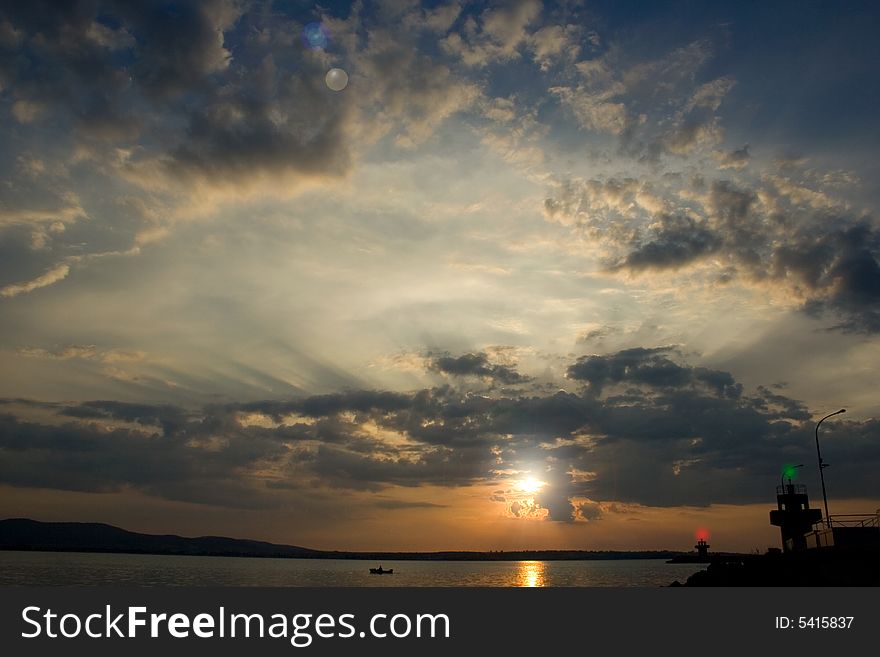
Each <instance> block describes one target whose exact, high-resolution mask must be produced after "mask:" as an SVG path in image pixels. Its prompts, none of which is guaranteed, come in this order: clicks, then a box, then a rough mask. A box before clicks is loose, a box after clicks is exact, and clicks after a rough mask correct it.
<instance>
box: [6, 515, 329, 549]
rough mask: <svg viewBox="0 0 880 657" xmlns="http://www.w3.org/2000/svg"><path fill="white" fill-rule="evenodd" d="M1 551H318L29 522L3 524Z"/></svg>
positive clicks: (77, 524) (81, 524)
mask: <svg viewBox="0 0 880 657" xmlns="http://www.w3.org/2000/svg"><path fill="white" fill-rule="evenodd" d="M0 549H2V550H41V551H50V552H127V553H134V554H190V555H203V556H209V555H212V556H224V557H245V556H247V557H288V558H289V557H301V558H302V557H314V556H316V555H320V554H321V552H320V551H318V550H309V549H308V548H302V547H296V546H294V545H275V544H274V543H266V542H263V541H249V540H242V539H237V538H225V537H223V536H200V537H199V538H184V537H183V536H175V535H172V534H169V535H164V536H160V535H154V534H139V533H136V532H130V531H126V530H124V529H120V528H119V527H114V526H112V525H105V524H102V523H90V522H39V521H36V520H28V519H26V518H14V519H11V520H0Z"/></svg>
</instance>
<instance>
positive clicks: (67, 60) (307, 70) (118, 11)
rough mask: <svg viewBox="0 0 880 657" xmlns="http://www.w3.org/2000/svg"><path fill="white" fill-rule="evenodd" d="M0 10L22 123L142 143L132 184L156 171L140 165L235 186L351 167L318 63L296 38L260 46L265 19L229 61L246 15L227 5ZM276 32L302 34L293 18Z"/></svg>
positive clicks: (15, 111)
mask: <svg viewBox="0 0 880 657" xmlns="http://www.w3.org/2000/svg"><path fill="white" fill-rule="evenodd" d="M4 7H5V8H4V9H3V10H0V24H3V25H6V26H8V30H7V31H10V30H11V31H12V33H14V34H15V35H17V36H16V38H15V39H14V40H13V39H5V40H3V41H2V43H0V48H5V49H6V54H7V57H5V58H4V60H3V61H4V64H3V67H4V68H3V70H4V71H5V74H4V75H5V78H6V83H5V84H4V91H5V92H6V94H7V97H8V98H9V99H10V104H9V107H10V111H11V113H12V115H13V117H14V118H15V119H16V120H18V121H19V122H21V123H35V124H39V125H40V126H41V127H43V129H44V130H51V129H52V128H56V129H58V128H60V129H64V128H65V127H66V125H68V124H69V123H70V122H72V123H73V124H74V125H75V126H76V129H77V133H78V134H79V135H80V136H81V137H83V138H97V139H107V140H111V141H113V142H116V143H117V144H119V143H132V142H134V141H136V142H137V143H138V144H139V146H140V149H139V151H138V157H137V158H136V159H135V160H133V161H132V163H131V165H132V166H133V167H134V169H133V172H132V174H131V175H132V176H133V179H135V180H137V179H139V178H143V177H144V176H145V175H146V174H145V173H144V172H141V171H140V170H139V169H137V167H136V166H135V165H137V164H139V163H141V164H143V163H150V162H159V163H160V165H161V166H162V167H165V169H166V172H167V173H168V174H169V175H171V176H173V177H175V178H179V177H181V176H184V177H185V176H189V175H193V176H198V177H199V178H201V179H203V180H207V181H216V182H220V183H230V182H236V183H239V184H246V183H247V182H248V181H249V180H250V179H251V178H253V177H259V176H264V175H266V174H267V173H269V172H275V173H276V174H281V175H283V174H285V173H300V174H312V175H314V174H325V173H326V174H329V175H338V174H339V173H341V172H344V171H345V169H346V168H347V166H348V155H347V149H346V148H345V146H344V142H343V138H342V131H343V128H344V122H345V116H344V113H343V112H342V110H341V109H340V104H339V103H332V102H331V101H332V100H333V99H332V98H331V96H330V94H328V93H325V92H326V90H325V89H323V88H322V87H321V84H322V80H323V77H322V75H321V71H322V70H323V69H322V64H321V63H320V62H319V61H317V60H316V59H314V58H309V57H308V56H307V54H306V53H305V52H304V50H303V48H302V46H301V44H299V43H298V41H296V40H295V39H291V40H290V41H291V42H290V43H286V44H282V43H277V42H273V41H271V40H269V41H267V40H265V39H263V38H261V36H260V35H263V34H264V33H263V31H261V30H260V29H258V28H260V27H262V26H261V25H258V24H256V23H255V21H257V22H259V21H260V20H263V19H262V18H261V15H260V14H259V13H257V14H253V15H249V20H248V23H247V26H246V28H247V31H246V32H245V33H244V34H240V35H237V36H236V41H237V42H236V52H235V56H233V53H232V51H231V50H230V48H231V47H232V46H230V45H229V44H228V43H227V37H229V36H232V32H233V31H234V30H235V29H236V25H237V22H238V21H239V19H240V18H241V10H242V6H241V5H239V4H237V3H234V2H229V1H227V0H211V1H209V2H199V1H195V0H193V1H185V2H177V3H173V4H170V3H165V2H142V3H126V2H114V1H112V0H106V1H103V2H98V1H95V2H73V3H68V2H58V3H54V2H45V1H41V2H35V3H13V4H12V5H5V6H4ZM300 27H301V26H300ZM272 28H274V29H276V30H278V31H281V30H286V31H287V32H288V33H289V34H296V33H297V32H298V29H300V28H299V27H298V24H297V23H296V22H295V21H294V20H292V19H289V18H284V19H281V18H277V19H276V20H275V21H274V23H273V25H272ZM282 46H284V47H283V48H282ZM276 57H277V59H276ZM337 100H338V99H337ZM144 183H145V184H150V182H149V181H148V180H146V179H144Z"/></svg>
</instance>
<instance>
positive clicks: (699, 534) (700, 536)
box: [694, 527, 709, 541]
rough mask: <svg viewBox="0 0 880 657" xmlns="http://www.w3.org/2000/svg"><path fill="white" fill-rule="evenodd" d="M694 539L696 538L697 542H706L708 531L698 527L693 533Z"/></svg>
mask: <svg viewBox="0 0 880 657" xmlns="http://www.w3.org/2000/svg"><path fill="white" fill-rule="evenodd" d="M694 538H696V539H697V540H698V541H708V540H709V530H708V529H706V528H705V527H700V528H699V529H698V530H697V531H695V532H694Z"/></svg>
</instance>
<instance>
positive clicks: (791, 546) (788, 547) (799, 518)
mask: <svg viewBox="0 0 880 657" xmlns="http://www.w3.org/2000/svg"><path fill="white" fill-rule="evenodd" d="M776 506H777V508H776V509H775V510H773V511H771V512H770V524H771V525H774V526H775V527H779V531H780V533H781V534H782V549H783V550H784V551H785V552H794V551H797V550H805V549H806V548H807V541H806V538H805V537H804V535H805V534H807V533H809V532H810V531H812V529H813V525H814V524H815V523H817V522H819V521H820V520H822V511H821V510H820V509H811V508H810V498H809V497H807V487H806V486H804V485H802V484H793V483H791V479H789V480H788V483H787V484H783V485H782V486H777V487H776Z"/></svg>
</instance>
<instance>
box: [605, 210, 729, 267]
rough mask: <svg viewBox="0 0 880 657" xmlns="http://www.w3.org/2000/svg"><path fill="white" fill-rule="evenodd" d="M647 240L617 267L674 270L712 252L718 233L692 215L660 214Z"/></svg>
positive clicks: (717, 241)
mask: <svg viewBox="0 0 880 657" xmlns="http://www.w3.org/2000/svg"><path fill="white" fill-rule="evenodd" d="M657 223H658V226H657V227H656V228H655V230H654V231H653V232H652V234H651V237H650V240H649V241H646V242H643V243H641V244H639V245H638V246H637V247H636V248H635V249H634V250H633V251H631V252H630V253H629V254H627V256H626V259H625V260H624V261H623V263H621V264H620V265H618V267H619V268H621V269H629V270H631V271H641V270H645V269H676V268H678V267H683V266H685V265H688V264H690V263H691V262H694V261H695V260H698V259H700V258H703V257H705V256H706V255H708V254H710V253H712V252H713V251H715V250H716V249H717V248H718V247H719V246H720V244H721V241H720V240H719V239H718V236H717V235H715V234H714V233H713V232H712V231H711V230H709V229H708V228H707V227H706V226H705V225H702V224H701V223H699V222H697V221H696V220H695V219H693V218H692V217H678V216H671V215H661V216H660V217H658V218H657Z"/></svg>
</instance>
